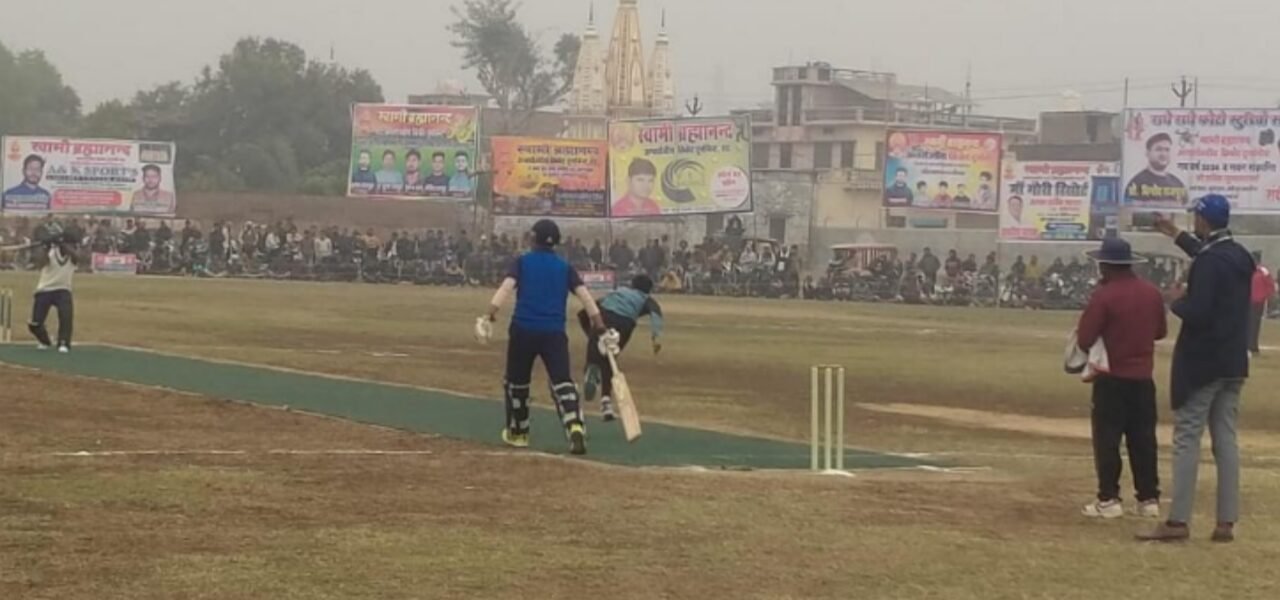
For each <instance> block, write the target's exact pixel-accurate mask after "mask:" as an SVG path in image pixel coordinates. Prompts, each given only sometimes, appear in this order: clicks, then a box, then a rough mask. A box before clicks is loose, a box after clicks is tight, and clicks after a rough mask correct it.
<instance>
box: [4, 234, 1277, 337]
mask: <svg viewBox="0 0 1280 600" xmlns="http://www.w3.org/2000/svg"><path fill="white" fill-rule="evenodd" d="M38 226H39V222H38V221H33V220H31V219H27V218H17V219H7V220H4V221H0V246H13V245H19V244H23V243H26V242H29V241H30V239H31V237H32V235H33V230H34V229H35V228H36V227H38ZM63 226H64V228H65V229H66V230H68V231H71V232H75V235H77V236H78V237H80V238H81V239H82V240H83V243H82V245H81V252H82V253H83V254H84V256H83V257H82V258H83V259H84V260H82V261H81V264H82V265H85V268H88V266H89V265H91V264H92V262H91V260H89V255H91V254H94V253H120V254H133V255H135V256H136V257H137V259H138V271H139V273H142V274H150V275H177V276H193V277H246V278H269V279H286V280H300V281H347V282H365V283H409V284H418V285H450V286H468V285H470V286H494V285H497V284H498V283H499V282H500V280H501V279H502V277H503V275H504V273H505V269H506V267H507V265H508V263H509V262H510V261H511V259H512V258H513V257H515V256H517V255H518V254H519V253H520V252H521V251H522V250H523V249H524V248H526V247H527V244H526V240H524V239H522V238H520V237H517V236H512V235H508V234H497V235H486V234H479V235H476V234H475V233H473V232H468V231H466V230H458V231H456V232H446V231H444V230H442V229H419V230H413V231H410V230H407V229H406V230H400V231H391V232H384V233H379V232H376V231H374V230H373V229H366V230H364V231H360V230H358V229H355V228H351V227H339V226H305V225H298V224H296V223H295V222H294V221H293V219H284V220H281V221H277V222H275V223H255V222H252V221H247V222H243V223H232V222H228V221H219V222H216V223H214V224H213V225H212V226H210V227H207V228H205V227H202V226H201V225H200V224H199V223H196V222H193V221H183V222H176V221H175V222H173V223H171V222H169V221H165V220H139V219H101V220H96V221H85V220H79V219H68V220H65V221H64V223H63ZM557 251H558V252H559V253H561V255H562V256H563V257H564V258H565V259H566V260H568V261H569V262H570V263H571V264H573V265H574V267H575V268H577V269H578V270H579V271H584V272H587V271H613V272H615V275H616V280H617V281H626V280H628V279H629V278H630V277H631V276H632V275H634V274H637V273H646V274H648V275H649V276H650V277H651V278H652V279H653V280H654V281H655V282H657V289H658V291H660V292H663V293H687V294H698V295H717V296H751V297H765V298H795V297H803V298H806V299H812V300H840V301H861V302H904V303H911V304H936V305H948V306H997V305H998V306H1005V307H1011V308H1044V309H1078V308H1080V307H1082V306H1084V304H1085V303H1086V302H1087V301H1088V298H1089V295H1090V294H1091V293H1092V290H1093V288H1094V286H1095V285H1096V283H1097V270H1096V268H1095V267H1094V265H1092V264H1091V263H1089V262H1088V261H1084V260H1080V259H1075V258H1073V259H1071V260H1068V261H1063V260H1062V259H1054V260H1053V261H1052V262H1049V263H1048V264H1045V262H1044V261H1041V260H1040V259H1039V257H1037V256H1029V257H1026V256H1017V257H1016V258H1015V259H1014V261H1013V262H1012V264H1011V265H1010V266H1009V267H1007V268H1002V267H1001V266H1000V264H999V262H998V260H997V256H996V254H995V253H994V252H993V253H990V254H988V255H986V256H985V257H983V258H982V259H981V260H979V259H978V257H977V256H976V255H974V254H969V255H967V256H964V257H962V256H961V255H960V254H959V253H958V252H956V251H955V250H951V251H948V252H946V253H945V254H944V255H940V254H938V253H935V252H934V251H933V250H932V249H931V248H924V249H923V250H922V251H920V252H918V253H917V252H910V253H908V254H907V255H906V256H905V257H904V256H903V255H902V254H900V253H898V252H896V251H895V252H891V253H883V254H880V255H878V256H877V257H876V258H874V259H873V260H869V261H866V262H859V261H856V260H850V258H849V257H843V258H838V259H836V260H832V261H831V262H829V263H828V264H827V265H826V269H825V273H823V272H821V269H818V270H816V271H815V270H809V271H806V265H805V264H804V261H803V257H802V256H801V252H800V249H799V248H798V247H797V246H796V245H782V244H778V243H776V242H774V241H773V240H767V239H751V238H749V237H747V236H745V233H744V231H743V229H742V226H741V222H740V221H739V220H738V219H736V218H732V219H730V221H729V224H728V226H727V227H726V229H725V230H724V231H723V232H720V233H717V234H715V235H710V236H707V237H705V238H704V239H703V240H702V241H701V242H700V243H695V244H691V243H690V242H688V241H685V240H681V241H678V242H673V241H672V240H671V239H670V238H669V237H668V236H665V235H664V236H662V237H660V238H656V239H650V240H648V241H647V242H646V243H643V244H634V245H633V244H632V243H631V242H630V241H627V240H616V241H614V242H612V243H607V242H603V241H601V240H599V239H595V240H591V241H587V240H584V239H582V238H577V237H567V238H566V239H565V242H564V243H563V244H562V245H561V246H560V247H559V248H558V249H557ZM30 265H31V252H30V251H10V252H4V253H0V269H26V268H29V267H30ZM1139 272H1140V274H1141V275H1142V276H1143V277H1145V278H1147V279H1148V280H1150V281H1152V282H1153V283H1155V284H1156V285H1157V287H1159V288H1161V289H1162V290H1165V291H1172V290H1173V289H1174V288H1176V287H1177V286H1178V285H1179V283H1180V281H1181V279H1182V278H1183V277H1184V276H1185V264H1184V263H1182V262H1180V261H1176V260H1173V259H1168V258H1162V259H1158V260H1155V261H1153V262H1150V263H1148V264H1145V265H1142V266H1141V267H1139ZM1276 304H1277V303H1275V302H1273V303H1272V304H1271V306H1272V307H1273V311H1272V312H1273V314H1272V315H1270V316H1277V315H1275V314H1274V312H1275V311H1274V308H1275V307H1276Z"/></svg>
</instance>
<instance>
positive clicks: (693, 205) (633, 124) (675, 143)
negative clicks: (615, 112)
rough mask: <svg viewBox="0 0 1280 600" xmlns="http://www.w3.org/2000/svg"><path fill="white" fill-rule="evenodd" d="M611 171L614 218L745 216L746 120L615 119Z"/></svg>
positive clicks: (748, 150) (748, 127)
mask: <svg viewBox="0 0 1280 600" xmlns="http://www.w3.org/2000/svg"><path fill="white" fill-rule="evenodd" d="M609 172H610V175H609V177H610V192H611V194H610V198H611V200H610V202H611V205H610V207H609V216H611V217H614V218H632V217H658V216H664V215H688V214H706V213H727V212H748V211H750V210H751V209H752V201H751V121H750V118H748V117H707V118H692V119H654V120H647V121H615V122H613V123H610V124H609Z"/></svg>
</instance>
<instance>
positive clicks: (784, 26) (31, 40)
mask: <svg viewBox="0 0 1280 600" xmlns="http://www.w3.org/2000/svg"><path fill="white" fill-rule="evenodd" d="M453 3H454V0H347V1H337V0H42V1H41V2H31V1H30V0H0V15H3V18H0V40H2V41H3V42H4V43H5V44H6V45H7V46H9V47H10V48H11V49H21V48H40V49H42V50H44V51H45V52H46V53H47V54H48V55H49V56H50V58H51V59H52V60H53V61H54V62H55V63H56V64H57V65H58V66H59V67H60V68H61V70H62V72H63V74H64V76H65V77H66V79H67V81H68V82H69V83H70V84H71V85H73V86H74V87H75V88H76V90H77V91H79V93H80V95H81V97H82V99H83V100H84V104H85V106H86V110H87V109H91V108H92V107H93V106H94V105H95V104H96V103H98V102H100V101H102V100H105V99H110V98H117V97H128V96H131V95H132V93H133V92H134V91H135V90H137V89H138V88H140V87H149V86H152V85H155V84H158V83H163V82H166V81H170V80H175V79H177V80H182V81H185V82H189V81H191V80H193V79H194V78H195V75H196V73H197V72H198V70H199V69H200V68H201V66H203V65H205V64H210V63H213V62H216V60H217V58H218V56H219V55H220V54H222V53H223V52H225V51H227V50H228V49H229V48H230V47H231V45H232V44H233V43H234V42H235V40H236V39H237V38H239V37H242V36H245V35H258V36H275V37H280V38H284V39H287V40H290V41H293V42H295V43H297V44H299V45H301V46H302V47H303V48H305V49H306V50H307V52H308V53H309V54H311V55H313V56H316V57H321V58H325V57H327V56H328V54H329V48H330V46H331V45H332V47H333V48H334V49H335V51H336V56H337V59H338V61H339V62H341V63H343V64H345V65H348V66H353V67H363V68H366V69H369V70H370V71H372V72H373V75H374V77H375V78H377V80H378V81H379V82H380V83H381V84H382V86H383V90H384V93H385V94H386V95H387V98H388V99H389V100H392V101H400V100H404V99H405V97H406V96H407V95H408V94H410V93H417V92H429V91H433V90H434V89H435V87H436V85H437V82H439V81H441V80H448V79H456V80H461V81H463V82H464V83H468V84H469V85H468V87H469V88H470V89H471V90H474V91H480V90H479V86H478V85H477V84H476V83H475V82H474V79H473V78H472V77H470V76H469V75H468V74H466V73H464V72H462V71H461V70H460V69H459V68H458V63H459V58H458V52H457V51H456V50H455V49H453V48H452V47H451V46H450V45H449V34H448V33H447V32H446V31H445V25H446V24H447V23H448V22H450V21H451V20H452V17H451V15H450V13H449V10H448V9H449V6H451V5H452V4H453ZM589 3H590V2H589V0H525V1H524V5H523V8H522V9H521V14H522V16H523V18H524V20H525V22H526V23H527V24H528V25H529V26H530V27H531V29H533V30H534V31H535V32H537V34H538V35H539V37H540V39H542V40H543V42H544V44H545V45H547V46H550V45H551V44H552V43H554V41H555V39H556V37H558V36H559V34H560V33H562V32H566V31H571V32H580V31H581V30H582V28H583V26H584V24H585V21H586V14H587V6H588V4H589ZM595 4H596V12H597V21H598V22H599V23H600V26H601V29H602V30H603V32H604V34H605V35H606V36H607V35H608V26H609V24H610V23H611V22H612V17H613V12H614V9H615V7H616V5H617V1H616V0H596V1H595ZM664 5H667V7H668V8H669V10H668V30H669V31H670V34H671V37H672V43H673V50H674V55H675V70H676V80H677V81H676V84H677V93H678V94H679V96H680V98H681V99H682V100H683V99H684V98H687V97H690V96H692V95H693V94H694V93H698V94H700V95H701V96H702V97H703V99H704V100H706V101H708V102H709V103H710V105H711V106H710V108H711V109H712V110H714V111H722V110H724V109H726V108H728V107H743V106H752V105H755V104H758V103H759V102H762V101H768V100H769V98H770V97H771V94H770V91H769V85H768V80H769V75H770V68H771V67H774V66H778V65H781V64H785V63H789V62H793V63H794V62H804V61H807V60H824V61H827V62H830V63H832V64H833V65H835V66H838V67H847V68H859V69H878V70H889V71H895V72H897V73H898V74H899V78H900V80H902V81H904V82H908V83H928V84H930V85H935V86H941V87H946V88H948V89H951V90H952V91H955V92H957V93H961V92H963V89H964V81H965V73H966V70H967V69H970V68H971V69H972V81H973V96H974V98H975V99H976V100H980V101H981V102H982V105H981V106H980V108H979V109H978V111H979V112H982V113H1009V114H1034V113H1035V112H1037V111H1038V110H1042V109H1058V108H1060V107H1061V106H1062V100H1061V93H1062V91H1064V90H1067V89H1074V90H1076V91H1079V92H1080V93H1081V94H1082V96H1083V99H1084V104H1085V106H1086V107H1088V108H1101V109H1113V108H1119V106H1120V105H1121V97H1122V94H1121V92H1120V88H1121V87H1122V85H1123V80H1124V78H1125V77H1126V76H1127V77H1130V78H1131V85H1132V88H1131V89H1132V91H1131V95H1130V104H1131V105H1142V106H1157V105H1159V106H1163V105H1168V104H1170V103H1171V102H1172V101H1173V97H1172V94H1171V92H1170V91H1169V89H1168V88H1169V82H1170V81H1171V80H1172V79H1174V78H1175V77H1177V76H1178V75H1179V74H1183V73H1185V74H1188V75H1193V76H1194V75H1198V76H1199V77H1200V82H1201V91H1200V104H1201V106H1209V105H1234V106H1239V105H1252V106H1274V105H1275V104H1276V102H1277V100H1280V73H1277V72H1276V69H1274V66H1275V65H1277V64H1280V44H1277V43H1276V42H1275V40H1276V35H1277V30H1276V24H1277V23H1280V2H1276V1H1275V0H1217V1H1216V2H1212V3H1209V4H1206V3H1204V2H1200V1H1195V0H1071V1H1057V0H964V1H960V0H877V1H870V0H788V1H778V0H679V1H678V2H677V1H676V0H665V1H664V0H640V8H641V12H642V14H643V18H644V34H645V37H646V46H649V45H651V44H652V39H653V36H654V34H656V32H657V26H658V20H659V15H660V11H661V9H662V8H663V6H664Z"/></svg>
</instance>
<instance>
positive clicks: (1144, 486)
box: [1076, 238, 1168, 519]
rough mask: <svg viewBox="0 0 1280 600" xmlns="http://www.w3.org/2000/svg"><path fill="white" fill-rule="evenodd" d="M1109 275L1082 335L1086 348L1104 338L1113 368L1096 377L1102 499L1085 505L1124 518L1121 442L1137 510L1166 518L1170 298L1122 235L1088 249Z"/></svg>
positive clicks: (1096, 454)
mask: <svg viewBox="0 0 1280 600" xmlns="http://www.w3.org/2000/svg"><path fill="white" fill-rule="evenodd" d="M1088 255H1089V257H1090V258H1092V259H1093V260H1094V261H1096V262H1097V263H1098V270H1099V271H1100V272H1101V274H1102V281H1101V283H1100V284H1099V285H1098V288H1097V290H1095V291H1094V293H1093V296H1092V297H1090V298H1089V305H1088V307H1086V308H1085V310H1084V314H1083V315H1081V316H1080V324H1079V325H1078V326H1077V327H1076V338H1077V341H1078V343H1079V346H1080V350H1081V351H1082V352H1084V353H1085V354H1088V353H1089V350H1090V349H1091V348H1092V347H1093V345H1094V343H1096V342H1097V341H1098V340H1102V341H1103V343H1104V344H1105V345H1106V348H1107V358H1108V362H1109V370H1108V372H1106V373H1102V374H1100V375H1099V376H1098V377H1097V378H1096V379H1094V380H1093V414H1092V421H1093V459H1094V465H1095V466H1096V468H1097V474H1098V497H1097V500H1096V501H1095V502H1092V503H1090V504H1088V505H1087V506H1085V507H1084V515H1085V516H1086V517H1097V518H1104V519H1114V518H1117V517H1123V516H1124V508H1123V505H1122V504H1121V501H1120V472H1121V471H1122V470H1123V463H1122V462H1121V460H1120V441H1121V439H1122V438H1123V439H1124V440H1125V442H1126V445H1127V447H1128V450H1129V467H1130V469H1131V470H1132V471H1133V484H1134V487H1135V488H1136V489H1137V500H1138V508H1137V513H1138V514H1139V515H1140V516H1143V517H1151V518H1156V517H1159V516H1160V476H1159V473H1158V472H1157V468H1156V465H1157V463H1158V460H1157V456H1158V451H1157V449H1156V384H1155V381H1154V380H1153V379H1152V373H1153V371H1154V370H1155V351H1156V340H1161V339H1164V337H1165V335H1166V334H1167V333H1168V323H1167V321H1166V319H1165V310H1164V298H1162V297H1161V296H1160V290H1158V289H1156V286H1154V285H1151V284H1150V283H1147V282H1146V281H1144V280H1143V279H1142V278H1140V277H1138V276H1137V275H1136V274H1134V272H1133V265H1135V264H1139V263H1142V262H1144V260H1143V259H1141V258H1139V257H1137V256H1135V255H1134V254H1133V250H1132V249H1131V248H1130V246H1129V242H1126V241H1124V240H1122V239H1120V238H1108V239H1106V240H1104V241H1103V242H1102V248H1101V249H1100V250H1098V251H1096V252H1089V253H1088Z"/></svg>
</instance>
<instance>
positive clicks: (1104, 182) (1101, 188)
mask: <svg viewBox="0 0 1280 600" xmlns="http://www.w3.org/2000/svg"><path fill="white" fill-rule="evenodd" d="M1119 167H1120V166H1119V165H1118V164H1116V163H1109V162H1101V163H1094V162H1068V161H1016V160H1010V161H1006V162H1005V164H1004V174H1003V177H1002V178H1001V181H1002V187H1003V189H1002V193H1001V194H1000V202H1001V206H1002V209H1001V211H1000V239H1001V240H1002V241H1032V242H1050V241H1052V242H1082V241H1087V240H1095V239H1101V238H1102V237H1105V235H1106V232H1107V231H1112V230H1114V229H1115V228H1116V223H1115V222H1114V221H1115V220H1116V218H1117V217H1118V209H1119V187H1120V177H1119V170H1120V169H1119Z"/></svg>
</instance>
